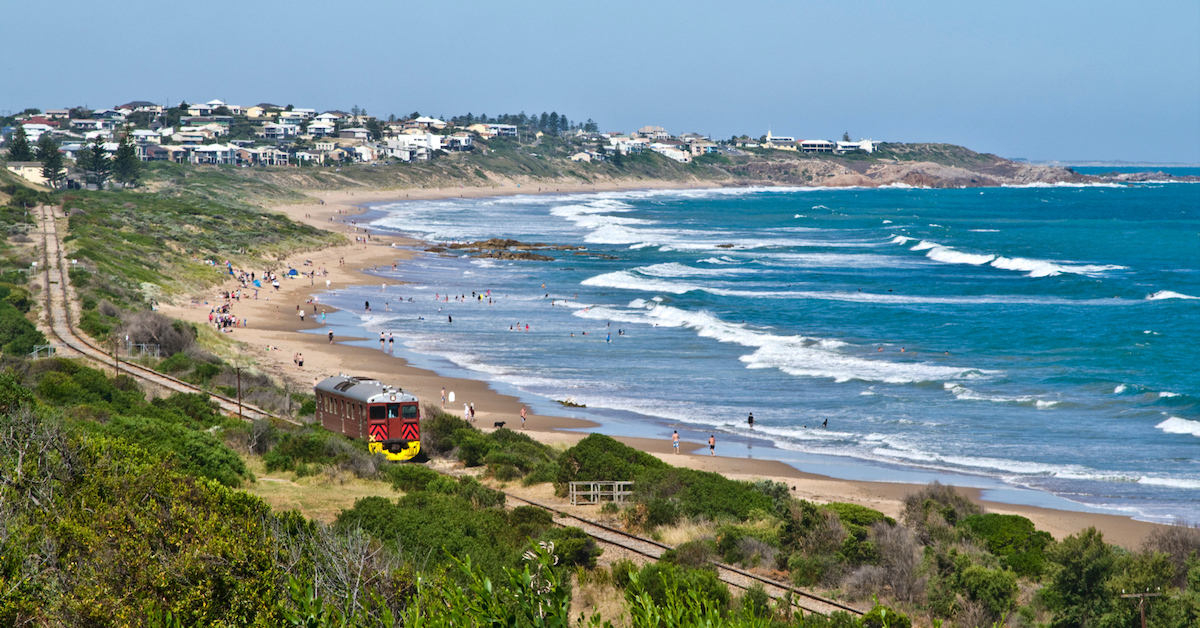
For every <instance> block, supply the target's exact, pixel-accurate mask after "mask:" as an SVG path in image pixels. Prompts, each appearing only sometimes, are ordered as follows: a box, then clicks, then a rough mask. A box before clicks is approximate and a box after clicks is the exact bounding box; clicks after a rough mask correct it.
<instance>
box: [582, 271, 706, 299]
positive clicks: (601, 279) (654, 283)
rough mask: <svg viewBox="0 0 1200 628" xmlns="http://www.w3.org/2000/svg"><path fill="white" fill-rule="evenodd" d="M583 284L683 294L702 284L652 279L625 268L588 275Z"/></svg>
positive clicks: (696, 288)
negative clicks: (593, 275)
mask: <svg viewBox="0 0 1200 628" xmlns="http://www.w3.org/2000/svg"><path fill="white" fill-rule="evenodd" d="M580 283H582V284H583V285H585V286H598V287H602V288H619V289H621V290H641V291H644V292H670V293H672V294H684V293H686V292H691V291H692V290H700V289H702V286H698V285H694V284H689V283H682V282H677V281H663V280H662V279H654V278H650V277H644V276H642V275H637V274H634V273H631V272H629V271H627V270H618V271H616V272H611V273H605V274H603V275H596V276H595V277H589V278H587V279H584V280H583V281H582V282H580Z"/></svg>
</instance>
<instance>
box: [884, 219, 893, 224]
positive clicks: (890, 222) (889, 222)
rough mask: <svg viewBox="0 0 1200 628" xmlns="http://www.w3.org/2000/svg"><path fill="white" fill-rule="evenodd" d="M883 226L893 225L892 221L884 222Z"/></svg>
mask: <svg viewBox="0 0 1200 628" xmlns="http://www.w3.org/2000/svg"><path fill="white" fill-rule="evenodd" d="M883 224H885V225H890V224H892V221H890V220H885V221H883Z"/></svg>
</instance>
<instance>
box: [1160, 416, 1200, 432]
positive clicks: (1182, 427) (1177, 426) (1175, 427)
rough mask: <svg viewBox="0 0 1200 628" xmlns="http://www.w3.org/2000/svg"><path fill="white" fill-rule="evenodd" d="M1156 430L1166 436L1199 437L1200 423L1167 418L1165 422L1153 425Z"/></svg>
mask: <svg viewBox="0 0 1200 628" xmlns="http://www.w3.org/2000/svg"><path fill="white" fill-rule="evenodd" d="M1154 427H1157V428H1158V429H1160V430H1162V431H1164V432H1166V433H1168V434H1191V435H1192V436H1200V421H1189V420H1188V419H1181V418H1179V417H1177V416H1173V417H1170V418H1168V419H1167V420H1166V421H1163V422H1162V423H1159V424H1158V425H1155V426H1154Z"/></svg>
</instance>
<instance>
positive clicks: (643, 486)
mask: <svg viewBox="0 0 1200 628" xmlns="http://www.w3.org/2000/svg"><path fill="white" fill-rule="evenodd" d="M564 456H565V454H564ZM560 464H561V463H560ZM634 498H635V499H636V500H637V501H639V502H641V503H645V504H647V506H650V507H653V504H654V503H655V502H659V501H663V500H667V501H672V502H674V503H675V504H676V505H677V509H678V515H681V516H686V517H705V518H707V519H710V520H715V519H720V518H722V517H732V518H734V519H737V520H738V521H745V520H746V519H747V518H749V517H750V514H751V512H753V511H755V510H761V511H774V507H775V505H774V502H773V500H772V499H771V498H770V497H768V496H767V495H764V494H762V493H760V492H757V491H754V490H752V489H751V484H750V483H749V482H739V481H736V480H730V479H728V478H726V477H725V476H723V475H720V474H718V473H710V472H707V471H694V470H691V469H680V468H675V467H669V468H665V469H661V468H660V469H645V470H643V471H642V472H641V473H640V474H638V476H637V479H636V484H634Z"/></svg>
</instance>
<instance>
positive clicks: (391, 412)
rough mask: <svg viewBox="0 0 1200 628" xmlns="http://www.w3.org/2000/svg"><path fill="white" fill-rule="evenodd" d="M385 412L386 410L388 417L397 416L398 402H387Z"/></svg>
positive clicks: (398, 411)
mask: <svg viewBox="0 0 1200 628" xmlns="http://www.w3.org/2000/svg"><path fill="white" fill-rule="evenodd" d="M387 412H388V418H389V419H395V418H399V416H400V404H398V403H389V404H387Z"/></svg>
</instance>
